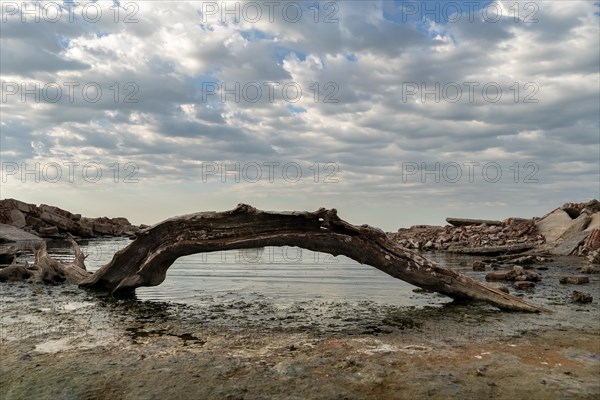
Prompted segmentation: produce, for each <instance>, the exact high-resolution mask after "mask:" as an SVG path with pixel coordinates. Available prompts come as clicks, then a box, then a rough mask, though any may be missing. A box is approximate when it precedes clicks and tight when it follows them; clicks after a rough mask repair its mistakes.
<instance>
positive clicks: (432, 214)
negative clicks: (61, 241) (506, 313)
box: [0, 0, 600, 230]
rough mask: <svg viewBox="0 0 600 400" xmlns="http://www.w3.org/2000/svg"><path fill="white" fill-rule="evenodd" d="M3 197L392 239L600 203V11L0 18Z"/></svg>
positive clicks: (293, 8)
mask: <svg viewBox="0 0 600 400" xmlns="http://www.w3.org/2000/svg"><path fill="white" fill-rule="evenodd" d="M1 5H2V24H1V29H2V32H1V63H0V65H1V80H2V103H1V106H2V114H1V134H2V135H1V141H0V144H1V151H0V154H1V157H2V182H1V185H2V186H1V197H2V198H10V197H13V198H18V199H21V200H24V201H27V202H32V203H47V204H53V205H58V206H60V207H63V208H66V209H69V210H71V211H73V212H79V213H82V214H84V215H88V216H102V215H108V216H121V215H122V216H127V217H129V218H130V220H132V221H133V222H135V223H155V222H158V221H160V220H162V219H164V218H167V217H170V216H173V215H179V214H184V213H188V212H194V211H203V210H226V209H230V208H233V207H234V206H235V205H236V204H238V203H241V202H245V203H249V204H252V205H254V206H256V207H258V208H262V209H273V210H291V209H294V210H315V209H317V208H319V207H328V208H330V207H335V208H337V209H338V211H339V213H340V215H341V216H342V218H345V219H346V220H349V221H350V222H353V223H356V224H363V223H368V224H371V225H375V226H379V227H382V228H384V229H386V230H396V229H397V228H398V227H403V226H410V225H413V224H419V223H432V224H442V223H444V218H445V217H446V216H464V217H481V218H506V217H508V216H523V217H529V216H534V215H543V214H545V213H546V212H547V211H550V210H551V209H553V208H555V207H557V206H560V205H562V204H563V203H565V202H567V201H576V202H580V201H587V200H589V199H591V198H594V197H598V192H599V190H600V188H599V183H598V176H599V156H600V153H599V152H600V130H599V129H600V128H599V114H600V94H599V93H600V73H599V66H600V54H599V49H600V44H599V43H598V42H599V37H600V35H599V11H600V8H599V5H598V3H597V2H593V1H582V2H577V1H536V2H531V1H517V2H515V1H513V0H511V1H507V2H504V1H496V2H489V1H482V2H477V1H475V2H472V1H471V2H433V1H431V2H412V1H339V2H333V1H332V2H326V1H324V2H320V3H317V6H315V2H314V1H310V2H303V1H290V2H286V1H272V2H263V1H257V2H234V1H231V2H227V3H225V2H222V1H219V2H200V1H193V2H187V1H178V2H159V1H152V2H150V1H148V2H141V1H140V2H133V1H121V2H120V3H117V4H115V5H113V3H112V2H98V3H94V2H92V3H88V2H86V1H81V0H79V2H78V5H74V4H72V3H71V2H64V3H63V2H62V1H60V2H49V1H43V2H35V3H33V2H32V3H28V2H25V3H22V2H21V1H18V2H12V1H2V2H1Z"/></svg>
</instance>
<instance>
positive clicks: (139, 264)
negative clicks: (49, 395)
mask: <svg viewBox="0 0 600 400" xmlns="http://www.w3.org/2000/svg"><path fill="white" fill-rule="evenodd" d="M264 246H297V247H301V248H305V249H309V250H313V251H319V252H324V253H329V254H332V255H334V256H336V255H345V256H347V257H349V258H352V259H353V260H356V261H358V262H359V263H362V264H368V265H370V266H373V267H375V268H377V269H379V270H381V271H383V272H385V273H387V274H388V275H391V276H393V277H395V278H398V279H401V280H403V281H406V282H408V283H411V284H413V285H415V286H419V287H421V288H423V289H427V290H431V291H435V292H438V293H442V294H445V295H447V296H449V297H451V298H455V299H472V300H481V301H485V302H488V303H490V304H493V305H495V306H497V307H499V308H501V309H506V310H518V311H528V312H537V311H541V310H542V309H541V308H540V307H538V306H535V305H532V304H529V303H527V302H526V301H524V300H522V299H520V298H518V297H515V296H512V295H510V294H507V293H505V292H503V291H501V290H499V289H497V288H494V287H490V286H487V285H485V284H482V283H480V282H477V281H475V280H473V279H471V278H468V277H466V276H463V275H461V274H459V273H457V272H455V271H452V270H450V269H447V268H444V267H441V266H440V265H437V264H436V263H434V262H432V261H429V260H427V259H426V258H425V257H423V256H421V255H420V254H418V253H416V252H414V251H411V250H407V249H405V248H403V247H400V246H399V245H397V244H396V243H394V242H393V241H392V240H391V239H389V238H388V237H387V235H386V234H385V233H384V232H383V231H381V230H380V229H377V228H373V227H370V226H368V225H362V226H355V225H352V224H349V223H348V222H346V221H344V220H342V219H340V218H339V217H338V216H337V211H336V210H335V209H331V210H328V209H324V208H321V209H319V210H317V211H315V212H267V211H260V210H257V209H256V208H254V207H251V206H249V205H245V204H240V205H239V206H238V207H236V208H235V209H233V210H231V211H225V212H201V213H196V214H189V215H184V216H180V217H174V218H170V219H168V220H166V221H164V222H161V223H159V224H157V225H155V226H153V227H151V228H148V229H146V230H145V231H143V232H141V233H140V234H139V236H138V237H137V239H136V240H134V241H133V242H132V243H131V244H130V245H129V246H127V247H126V248H124V249H122V250H120V251H118V252H117V253H116V254H115V255H114V257H113V259H112V261H110V263H108V264H107V265H105V266H104V267H102V268H100V269H99V270H98V271H96V272H95V273H94V274H93V275H91V276H86V277H85V278H84V279H83V280H82V281H81V282H80V286H81V287H84V288H90V289H97V290H103V291H110V292H112V293H113V294H114V295H115V296H117V297H121V296H129V295H131V294H132V293H133V292H134V291H135V289H136V288H138V287H141V286H156V285H159V284H160V283H162V282H163V281H164V279H165V277H166V273H167V270H168V269H169V267H170V266H171V265H172V264H173V263H174V262H175V260H177V258H179V257H182V256H186V255H190V254H195V253H203V252H212V251H221V250H233V249H245V248H258V247H264Z"/></svg>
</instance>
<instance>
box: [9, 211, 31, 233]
mask: <svg viewBox="0 0 600 400" xmlns="http://www.w3.org/2000/svg"><path fill="white" fill-rule="evenodd" d="M10 219H11V225H12V226H16V227H17V228H24V227H25V226H26V225H27V222H25V214H23V213H22V212H21V211H20V210H18V209H16V208H15V209H12V210H10Z"/></svg>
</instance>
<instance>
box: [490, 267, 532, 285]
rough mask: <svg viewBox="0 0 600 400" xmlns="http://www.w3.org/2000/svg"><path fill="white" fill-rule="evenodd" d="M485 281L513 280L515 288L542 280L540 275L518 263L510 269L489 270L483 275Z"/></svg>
mask: <svg viewBox="0 0 600 400" xmlns="http://www.w3.org/2000/svg"><path fill="white" fill-rule="evenodd" d="M485 280H486V281H513V282H514V283H513V287H514V288H515V289H525V288H532V287H534V286H535V282H539V281H541V280H542V276H541V275H540V274H538V273H536V272H532V271H528V270H526V269H524V268H523V267H521V266H519V265H514V266H513V267H512V270H510V271H505V272H494V271H492V272H489V273H488V274H487V275H486V276H485Z"/></svg>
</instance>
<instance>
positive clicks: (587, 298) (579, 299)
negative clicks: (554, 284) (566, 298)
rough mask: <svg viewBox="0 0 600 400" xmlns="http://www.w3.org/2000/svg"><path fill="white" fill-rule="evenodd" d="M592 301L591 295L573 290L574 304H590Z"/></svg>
mask: <svg viewBox="0 0 600 400" xmlns="http://www.w3.org/2000/svg"><path fill="white" fill-rule="evenodd" d="M593 300H594V298H593V297H592V295H591V294H589V293H586V292H578V291H577V290H573V301H574V302H576V303H591V302H592V301H593Z"/></svg>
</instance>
